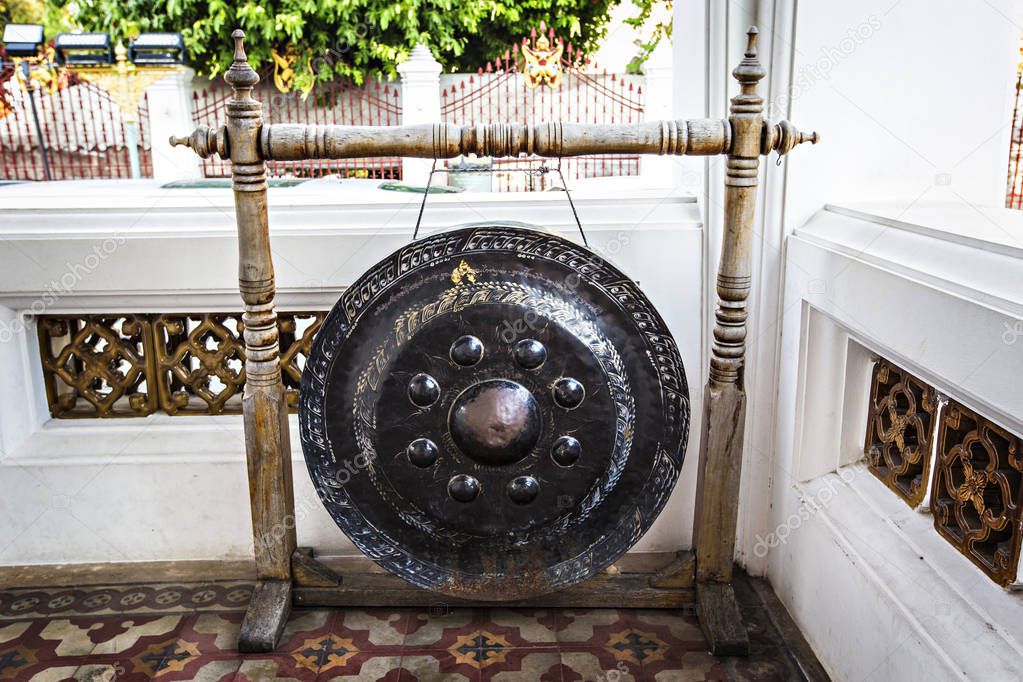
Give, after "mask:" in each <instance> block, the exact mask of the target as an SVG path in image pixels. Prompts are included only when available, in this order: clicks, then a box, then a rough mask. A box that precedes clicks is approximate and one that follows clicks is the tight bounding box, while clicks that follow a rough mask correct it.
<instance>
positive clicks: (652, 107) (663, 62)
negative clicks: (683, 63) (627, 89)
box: [639, 39, 674, 187]
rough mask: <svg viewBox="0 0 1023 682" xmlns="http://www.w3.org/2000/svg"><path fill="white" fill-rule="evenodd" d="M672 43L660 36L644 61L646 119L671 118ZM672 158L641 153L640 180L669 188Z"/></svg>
mask: <svg viewBox="0 0 1023 682" xmlns="http://www.w3.org/2000/svg"><path fill="white" fill-rule="evenodd" d="M673 71H674V69H673V65H672V54H671V45H670V44H669V43H668V41H667V40H665V39H662V40H661V42H660V43H659V44H658V45H657V47H656V48H655V49H654V51H653V53H652V54H651V55H650V57H649V58H648V59H647V60H646V63H645V64H643V74H644V76H645V82H644V83H643V90H644V92H645V94H646V102H645V105H644V108H643V119H644V120H645V121H666V120H669V119H671V118H673V117H674V111H673V106H674V103H673V93H674V81H673V79H672V73H673ZM671 165H672V158H671V157H670V156H650V155H649V154H647V155H644V156H641V157H640V159H639V174H640V176H641V177H643V179H644V180H643V183H644V184H646V185H650V186H651V187H668V186H670V185H671V183H672V170H671Z"/></svg>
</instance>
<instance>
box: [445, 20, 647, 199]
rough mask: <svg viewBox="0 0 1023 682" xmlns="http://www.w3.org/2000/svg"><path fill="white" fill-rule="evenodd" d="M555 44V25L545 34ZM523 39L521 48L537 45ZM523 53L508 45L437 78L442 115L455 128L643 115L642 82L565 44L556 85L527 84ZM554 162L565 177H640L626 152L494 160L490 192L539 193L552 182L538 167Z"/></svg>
mask: <svg viewBox="0 0 1023 682" xmlns="http://www.w3.org/2000/svg"><path fill="white" fill-rule="evenodd" d="M548 36H549V41H550V43H551V44H554V43H555V41H556V38H555V36H554V32H553V30H551V31H550V32H549V33H548ZM532 37H533V41H532V42H530V41H528V40H527V39H523V45H525V46H527V47H529V46H532V47H535V45H536V40H535V38H536V36H535V35H534V36H532ZM524 71H525V60H524V57H523V51H521V50H520V49H519V46H518V45H514V46H513V47H512V49H511V50H509V51H508V52H506V53H505V55H504V56H503V57H499V58H498V59H495V60H494V61H493V62H490V63H488V64H487V65H486V67H485V68H481V69H480V70H479V71H478V73H476V74H475V75H470V76H448V77H442V90H441V117H442V119H443V120H444V121H446V122H450V123H458V124H461V125H475V124H477V123H491V122H494V121H511V122H517V123H522V124H524V125H533V124H536V123H541V122H543V121H564V122H571V123H637V122H639V121H642V120H643V112H644V97H643V87H642V80H641V79H639V78H637V77H633V76H625V75H622V74H614V73H611V74H609V73H607V71H602V70H600V69H598V68H597V67H596V66H595V65H593V64H590V63H589V61H588V60H586V59H584V58H583V56H582V55H580V54H577V53H576V52H574V50H573V47H572V45H571V43H569V44H567V45H566V46H565V49H564V51H563V54H562V58H561V74H562V75H561V79H560V83H559V84H557V85H556V86H548V85H539V86H537V87H535V88H530V87H528V84H527V76H526V74H525V72H524ZM559 163H560V165H561V170H562V173H563V174H564V176H565V180H566V182H571V181H572V180H578V179H581V178H591V177H605V176H612V175H638V174H639V157H638V156H627V155H607V156H589V157H584V158H572V159H564V160H561V161H560V162H559V161H558V160H556V159H541V158H538V157H530V158H523V159H507V160H504V159H495V160H494V162H493V167H494V180H495V182H494V183H493V184H494V186H493V189H495V190H501V191H509V190H523V189H525V190H544V189H547V188H548V186H550V185H551V184H552V182H555V184H557V183H556V176H555V175H552V174H538V173H535V172H528V171H535V170H536V169H537V168H539V167H541V166H547V167H549V168H553V167H556V166H557V165H558V164H559Z"/></svg>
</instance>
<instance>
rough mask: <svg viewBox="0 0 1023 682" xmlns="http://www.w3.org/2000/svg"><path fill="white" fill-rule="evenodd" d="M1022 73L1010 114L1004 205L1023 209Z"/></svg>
mask: <svg viewBox="0 0 1023 682" xmlns="http://www.w3.org/2000/svg"><path fill="white" fill-rule="evenodd" d="M1021 155H1023V72H1021V73H1020V74H1019V77H1018V78H1017V80H1016V106H1015V108H1014V109H1013V112H1012V133H1011V136H1010V138H1009V177H1008V179H1007V180H1006V187H1005V205H1006V206H1007V207H1008V208H1023V164H1021V158H1020V157H1021Z"/></svg>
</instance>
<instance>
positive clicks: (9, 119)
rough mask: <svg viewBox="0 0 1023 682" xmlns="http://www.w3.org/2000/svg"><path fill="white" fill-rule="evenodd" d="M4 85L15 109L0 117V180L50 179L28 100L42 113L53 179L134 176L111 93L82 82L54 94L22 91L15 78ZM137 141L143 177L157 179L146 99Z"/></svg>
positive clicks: (140, 115) (42, 124)
mask: <svg viewBox="0 0 1023 682" xmlns="http://www.w3.org/2000/svg"><path fill="white" fill-rule="evenodd" d="M0 87H4V88H5V89H6V91H7V97H8V99H7V101H8V102H9V105H10V109H9V110H8V111H7V114H6V115H5V116H3V117H2V118H0V179H4V180H45V179H46V175H45V171H44V165H43V160H42V153H41V151H40V141H39V134H38V132H37V131H36V127H35V122H34V121H33V119H32V110H31V104H30V102H29V99H28V98H29V97H32V98H33V99H34V101H35V105H36V111H37V113H38V115H39V127H40V128H41V131H42V139H43V146H44V151H45V153H46V157H47V160H48V161H49V165H50V177H51V179H53V180H74V179H80V178H90V179H92V178H130V177H131V164H130V161H129V155H128V147H127V145H126V144H125V140H126V139H127V134H126V131H125V125H124V120H123V118H122V116H121V112H120V111H119V110H118V108H117V105H116V104H114V102H113V100H112V99H111V98H110V95H109V94H108V93H107V92H106V90H103V89H102V88H100V87H98V86H96V85H93V84H91V83H79V84H77V85H71V86H69V87H66V88H62V89H60V90H58V91H56V92H54V93H52V94H51V93H49V92H47V91H45V90H41V89H37V90H32V91H28V90H25V89H22V88H21V87H19V86H18V85H17V83H16V81H15V80H14V79H13V78H12V79H11V80H8V81H7V82H6V83H3V84H2V85H0ZM138 138H139V139H138V146H139V166H140V170H141V174H142V176H143V177H152V175H153V164H152V158H151V153H150V133H149V109H148V104H147V100H146V99H145V98H143V100H142V103H141V104H140V105H139V110H138Z"/></svg>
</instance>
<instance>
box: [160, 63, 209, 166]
mask: <svg viewBox="0 0 1023 682" xmlns="http://www.w3.org/2000/svg"><path fill="white" fill-rule="evenodd" d="M194 75H195V72H194V71H192V69H187V68H186V69H182V70H181V71H179V72H177V73H173V74H171V75H169V76H167V77H166V78H163V79H161V80H159V81H157V82H156V83H153V84H152V85H151V86H149V89H148V90H146V94H147V96H148V98H149V131H150V135H149V137H150V140H151V147H152V158H153V179H154V180H158V181H160V182H171V181H173V180H194V179H196V178H201V177H202V170H201V167H200V165H199V164H200V159H199V157H198V156H196V155H195V154H194V153H192V150H190V149H188V148H187V147H172V146H171V144H170V136H171V135H177V134H179V133H180V132H181V131H182V130H191V129H192V128H194V127H195V125H194V123H193V121H192V100H191V97H190V96H189V94H190V92H191V89H190V87H189V84H190V83H191V82H192V77H193V76H194Z"/></svg>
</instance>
